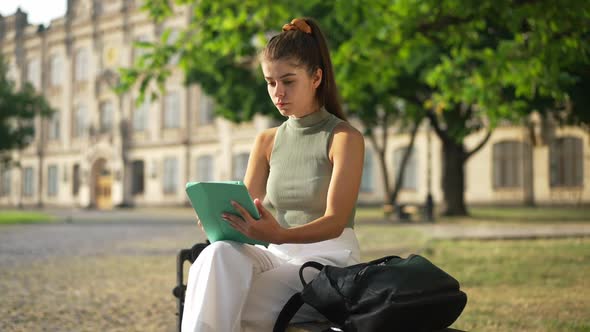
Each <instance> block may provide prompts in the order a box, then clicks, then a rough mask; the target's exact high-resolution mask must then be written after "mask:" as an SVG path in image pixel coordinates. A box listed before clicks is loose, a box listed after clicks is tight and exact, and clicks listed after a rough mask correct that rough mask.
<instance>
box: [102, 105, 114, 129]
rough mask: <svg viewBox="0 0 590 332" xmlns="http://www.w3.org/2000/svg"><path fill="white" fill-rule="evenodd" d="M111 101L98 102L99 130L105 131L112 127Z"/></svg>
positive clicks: (112, 111)
mask: <svg viewBox="0 0 590 332" xmlns="http://www.w3.org/2000/svg"><path fill="white" fill-rule="evenodd" d="M113 113H114V110H113V103H112V102H110V101H105V102H103V103H101V104H100V132H101V133H107V132H110V131H111V129H112V128H113V115H114V114H113Z"/></svg>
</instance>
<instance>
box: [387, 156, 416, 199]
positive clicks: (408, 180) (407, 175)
mask: <svg viewBox="0 0 590 332" xmlns="http://www.w3.org/2000/svg"><path fill="white" fill-rule="evenodd" d="M407 149H408V148H407V147H402V148H398V149H396V150H395V151H394V153H393V165H394V173H393V174H394V178H397V174H398V170H399V168H400V166H401V163H402V159H403V157H404V154H405V153H406V150H407ZM417 169H418V163H417V161H416V149H415V148H414V149H412V152H411V153H410V157H409V158H408V162H407V163H406V168H405V170H404V176H403V177H402V183H401V186H400V189H410V190H416V189H417V188H418V173H417Z"/></svg>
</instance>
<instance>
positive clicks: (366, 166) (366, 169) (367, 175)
mask: <svg viewBox="0 0 590 332" xmlns="http://www.w3.org/2000/svg"><path fill="white" fill-rule="evenodd" d="M373 190H374V188H373V153H372V152H371V150H368V149H367V150H365V160H364V162H363V176H362V178H361V192H364V193H371V192H373Z"/></svg>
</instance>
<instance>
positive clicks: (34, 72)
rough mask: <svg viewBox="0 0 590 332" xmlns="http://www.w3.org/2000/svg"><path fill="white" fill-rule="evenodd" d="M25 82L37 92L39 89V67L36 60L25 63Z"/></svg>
mask: <svg viewBox="0 0 590 332" xmlns="http://www.w3.org/2000/svg"><path fill="white" fill-rule="evenodd" d="M27 82H29V83H31V84H32V85H33V87H35V89H37V90H39V88H40V87H41V66H40V62H39V60H38V59H32V60H30V61H29V62H28V63H27Z"/></svg>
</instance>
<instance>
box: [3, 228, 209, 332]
mask: <svg viewBox="0 0 590 332" xmlns="http://www.w3.org/2000/svg"><path fill="white" fill-rule="evenodd" d="M139 219H142V218H138V220H139ZM105 220H106V219H105ZM110 220H112V219H110ZM138 220H133V219H129V220H126V221H122V219H118V221H117V222H105V221H104V220H103V221H101V220H97V219H94V221H93V222H90V221H91V220H90V219H88V220H84V221H83V222H82V221H80V222H79V220H73V223H58V224H46V225H14V226H1V227H0V308H2V309H1V310H0V331H3V332H9V331H174V328H175V324H176V316H175V312H176V311H175V310H176V302H175V298H174V297H173V296H172V293H171V290H172V288H173V287H174V285H175V282H176V280H175V272H174V271H175V270H176V267H175V256H176V254H177V252H178V250H179V249H181V248H186V247H190V246H192V244H194V243H196V242H200V241H202V240H203V239H204V237H203V234H202V233H201V232H200V230H198V228H197V227H196V225H195V224H194V223H192V221H190V220H187V221H186V222H184V221H181V220H180V219H179V220H178V221H170V220H160V221H157V220H156V218H152V219H150V220H148V221H147V222H146V221H145V219H144V220H143V221H142V222H138Z"/></svg>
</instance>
